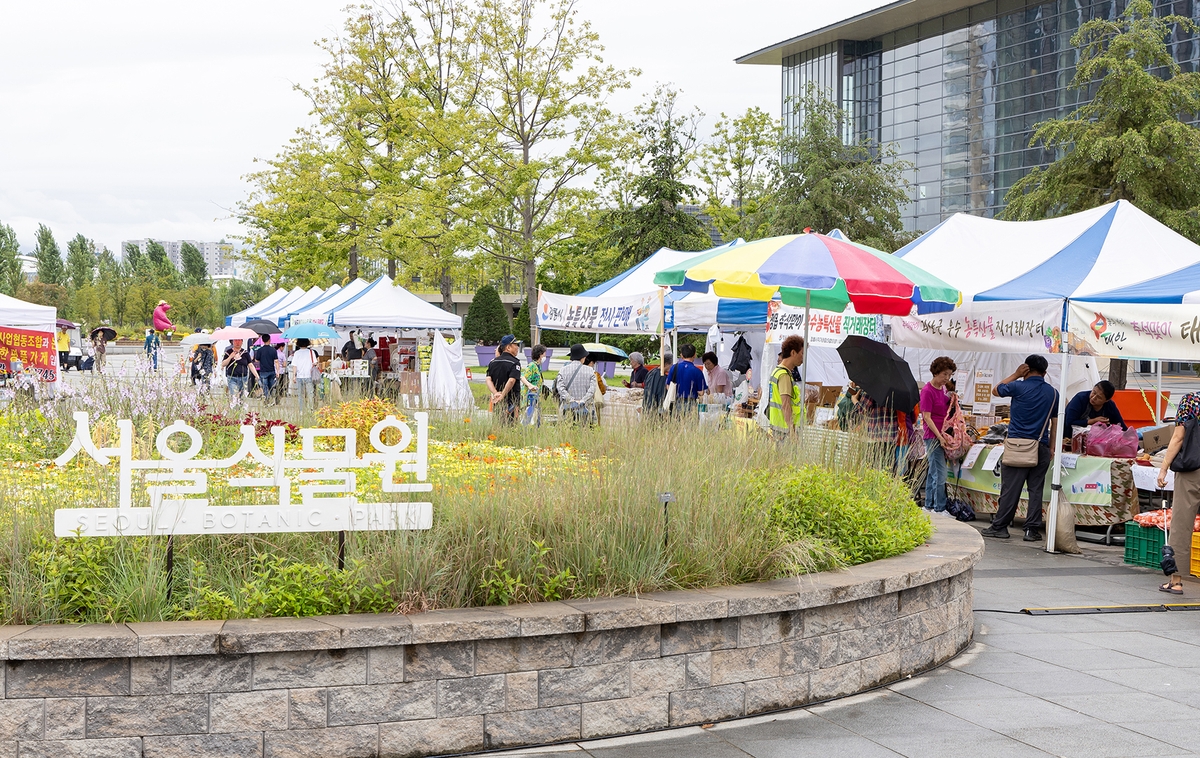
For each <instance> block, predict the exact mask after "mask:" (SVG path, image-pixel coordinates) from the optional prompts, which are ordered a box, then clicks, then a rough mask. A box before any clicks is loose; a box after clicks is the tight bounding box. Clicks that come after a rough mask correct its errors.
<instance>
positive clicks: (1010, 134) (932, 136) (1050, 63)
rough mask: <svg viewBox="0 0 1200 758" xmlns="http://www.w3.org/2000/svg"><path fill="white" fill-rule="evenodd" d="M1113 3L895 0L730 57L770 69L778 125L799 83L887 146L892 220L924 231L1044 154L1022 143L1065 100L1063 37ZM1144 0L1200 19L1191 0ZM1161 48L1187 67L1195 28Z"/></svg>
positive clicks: (1197, 2) (1070, 59)
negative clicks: (902, 172)
mask: <svg viewBox="0 0 1200 758" xmlns="http://www.w3.org/2000/svg"><path fill="white" fill-rule="evenodd" d="M1126 4H1127V2H1126V0H1049V1H1048V2H1046V1H1043V2H1034V1H1033V0H1029V1H1028V2H1027V0H988V1H987V2H982V3H981V2H978V0H974V1H973V2H972V1H968V0H900V1H899V2H894V3H891V4H889V5H884V6H882V7H880V8H878V9H876V10H872V11H869V12H867V13H863V14H861V15H858V16H855V17H853V18H849V19H846V20H845V21H841V22H838V23H836V24H832V25H830V26H827V27H824V28H822V29H817V30H816V31H812V32H808V33H806V34H802V35H800V36H798V37H793V38H791V39H788V40H784V41H783V42H779V43H777V44H774V45H771V46H770V47H767V48H764V49H762V50H759V51H757V52H754V53H750V54H749V55H745V56H743V57H741V58H739V59H738V60H737V62H738V63H743V64H760V65H776V66H780V67H781V68H782V71H783V91H782V94H783V110H782V114H783V122H784V126H785V128H787V129H791V130H796V129H798V128H799V125H800V122H801V114H800V113H799V112H798V111H797V109H796V107H795V104H796V102H797V101H798V99H799V97H800V96H801V95H802V94H803V93H804V92H805V90H806V88H807V86H808V85H809V84H810V83H811V84H813V85H815V86H816V87H818V88H820V89H821V90H823V91H824V92H825V93H826V94H827V95H828V96H829V97H831V98H832V99H833V100H834V101H835V102H837V103H838V104H839V105H840V107H841V109H842V110H843V112H844V113H845V115H846V122H845V131H846V135H847V137H848V138H855V139H861V138H870V139H872V140H876V141H879V142H882V143H894V144H895V145H896V147H897V150H898V152H899V155H898V158H899V159H901V160H905V161H908V162H910V163H911V164H913V166H914V168H913V170H911V171H909V172H907V176H906V178H907V179H908V180H909V181H910V182H911V184H912V193H913V194H912V203H911V204H910V205H909V206H908V207H907V208H906V209H905V210H904V226H905V229H906V230H909V231H913V230H920V231H926V230H928V229H932V228H933V227H934V226H936V225H937V224H938V223H939V222H940V221H942V220H943V219H944V218H946V217H947V216H949V215H951V214H953V213H958V212H960V211H962V212H968V213H974V214H979V215H982V216H992V215H994V214H995V213H996V212H997V211H999V210H1000V209H1002V208H1003V207H1004V195H1005V193H1006V192H1007V191H1008V189H1009V187H1011V186H1012V185H1013V183H1014V182H1016V181H1017V180H1018V179H1019V178H1021V177H1022V176H1024V175H1025V174H1027V173H1029V171H1030V169H1032V168H1033V167H1035V166H1043V165H1046V164H1047V163H1049V162H1050V161H1052V160H1053V158H1054V156H1053V153H1052V152H1050V151H1046V150H1043V149H1041V148H1040V147H1032V148H1031V147H1029V140H1030V137H1031V136H1032V134H1033V131H1034V127H1035V126H1036V125H1037V124H1038V123H1039V122H1041V121H1044V120H1046V119H1048V118H1053V117H1059V116H1064V115H1066V114H1068V113H1070V112H1071V111H1072V110H1074V108H1075V107H1076V105H1077V104H1078V96H1077V94H1076V92H1075V91H1073V90H1070V89H1068V85H1069V84H1070V82H1071V79H1072V77H1073V76H1074V74H1075V65H1076V63H1077V61H1078V51H1077V50H1076V49H1075V48H1074V47H1073V46H1072V45H1071V37H1072V35H1074V34H1075V32H1076V31H1078V29H1079V27H1080V26H1081V25H1082V24H1083V23H1085V22H1087V21H1089V20H1091V19H1108V20H1115V19H1117V18H1118V17H1119V16H1120V15H1121V13H1122V12H1123V11H1124V10H1125V6H1126ZM1154 5H1155V7H1156V8H1157V9H1158V10H1159V12H1160V13H1176V14H1179V15H1183V16H1189V17H1191V18H1194V19H1197V20H1200V0H1155V2H1154ZM1170 45H1171V47H1172V50H1173V54H1174V56H1175V58H1176V60H1178V61H1179V62H1180V63H1181V64H1182V65H1183V67H1184V69H1185V70H1188V71H1196V70H1197V69H1198V68H1200V67H1198V65H1197V63H1198V59H1200V45H1198V44H1197V38H1196V36H1195V35H1189V34H1186V33H1180V34H1177V35H1176V36H1175V37H1174V38H1173V39H1172V40H1171V41H1170Z"/></svg>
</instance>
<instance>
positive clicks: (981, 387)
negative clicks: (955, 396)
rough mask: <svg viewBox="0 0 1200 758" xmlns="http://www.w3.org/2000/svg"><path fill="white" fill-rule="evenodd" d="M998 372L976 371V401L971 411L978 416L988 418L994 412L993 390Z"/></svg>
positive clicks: (983, 369) (982, 369)
mask: <svg viewBox="0 0 1200 758" xmlns="http://www.w3.org/2000/svg"><path fill="white" fill-rule="evenodd" d="M995 381H996V370H995V369H991V368H981V369H976V370H975V401H974V402H973V403H972V404H971V409H972V410H973V411H974V412H975V415H977V416H987V415H989V414H991V412H992V388H993V387H994V386H995V384H994V382H995Z"/></svg>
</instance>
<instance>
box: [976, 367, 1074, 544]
mask: <svg viewBox="0 0 1200 758" xmlns="http://www.w3.org/2000/svg"><path fill="white" fill-rule="evenodd" d="M1047 367H1048V364H1047V362H1046V359H1045V358H1044V357H1043V356H1040V355H1031V356H1029V357H1028V358H1026V359H1025V362H1024V363H1022V364H1021V365H1020V366H1018V367H1017V370H1016V371H1014V372H1013V373H1012V374H1010V375H1009V376H1008V377H1007V378H1006V379H1005V380H1004V381H1002V382H1000V384H997V385H996V386H995V387H993V388H992V394H993V395H995V396H996V397H1008V398H1012V406H1011V407H1010V409H1009V414H1008V415H1009V419H1008V439H1010V440H1037V463H1036V464H1035V465H1033V466H1011V465H1009V464H1007V463H1005V462H1004V459H1003V458H1001V460H1000V504H999V505H998V506H997V508H996V515H995V516H994V517H993V518H992V525H991V526H989V527H988V528H987V529H984V530H983V532H982V534H983V536H984V537H994V538H997V539H1002V540H1006V539H1008V536H1009V535H1008V526H1009V524H1011V523H1012V521H1013V517H1014V516H1016V513H1017V505H1019V504H1020V502H1021V491H1022V490H1023V489H1025V488H1028V491H1029V509H1028V511H1027V512H1026V515H1025V541H1026V542H1036V541H1038V540H1040V539H1041V538H1042V533H1041V530H1042V496H1043V491H1044V490H1045V488H1046V472H1047V471H1048V470H1049V468H1050V459H1051V458H1052V457H1053V456H1052V454H1051V451H1050V440H1057V439H1058V436H1057V435H1058V429H1057V428H1056V427H1057V425H1058V419H1057V418H1056V416H1057V415H1058V390H1056V389H1054V388H1053V387H1051V386H1050V385H1049V384H1047V383H1046V369H1047ZM1007 456H1008V452H1007V451H1006V452H1005V457H1007Z"/></svg>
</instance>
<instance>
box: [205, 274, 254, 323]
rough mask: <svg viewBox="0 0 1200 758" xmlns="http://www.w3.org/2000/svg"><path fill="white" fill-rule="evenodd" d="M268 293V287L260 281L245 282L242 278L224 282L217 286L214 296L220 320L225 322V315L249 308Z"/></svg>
mask: <svg viewBox="0 0 1200 758" xmlns="http://www.w3.org/2000/svg"><path fill="white" fill-rule="evenodd" d="M266 295H267V292H266V289H265V288H264V287H263V285H262V284H261V283H259V282H245V281H242V280H240V279H230V280H228V281H225V282H222V283H221V285H220V286H219V287H217V289H216V294H215V297H214V300H215V302H216V306H217V317H218V320H220V321H221V323H224V317H225V316H227V315H229V314H231V313H237V312H238V311H243V310H245V309H247V308H249V307H250V306H252V305H254V304H255V303H257V302H260V301H261V300H262V299H263V298H264V297H266Z"/></svg>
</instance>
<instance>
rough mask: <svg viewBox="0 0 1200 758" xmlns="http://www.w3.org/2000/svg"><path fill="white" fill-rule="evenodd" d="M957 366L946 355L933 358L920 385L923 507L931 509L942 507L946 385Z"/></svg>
mask: <svg viewBox="0 0 1200 758" xmlns="http://www.w3.org/2000/svg"><path fill="white" fill-rule="evenodd" d="M957 370H958V366H956V365H954V361H952V360H950V358H948V357H947V356H944V355H943V356H941V357H939V358H934V359H933V363H932V364H930V366H929V373H931V374H933V378H932V379H931V380H930V381H929V383H928V384H926V385H925V386H924V387H922V388H921V419H922V420H924V422H925V461H926V463H928V464H929V473H928V474H927V475H926V477H925V509H926V510H930V511H933V512H934V513H944V512H945V510H946V451H945V450H944V449H943V445H945V443H946V435H945V434H944V433H943V432H942V427H944V426H945V425H946V414H947V413H948V412H949V410H950V393H949V392H947V391H946V385H947V384H948V383H949V382H950V380H951V379H952V378H954V372H955V371H957Z"/></svg>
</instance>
